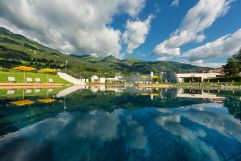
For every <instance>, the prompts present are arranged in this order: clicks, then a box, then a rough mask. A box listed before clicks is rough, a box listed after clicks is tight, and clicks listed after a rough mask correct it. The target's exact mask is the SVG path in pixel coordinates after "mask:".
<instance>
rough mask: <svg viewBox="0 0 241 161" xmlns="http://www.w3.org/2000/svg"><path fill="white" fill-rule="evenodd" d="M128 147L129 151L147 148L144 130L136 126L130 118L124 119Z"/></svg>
mask: <svg viewBox="0 0 241 161" xmlns="http://www.w3.org/2000/svg"><path fill="white" fill-rule="evenodd" d="M126 123H127V130H126V131H125V137H126V138H127V143H128V147H129V148H131V149H145V148H146V146H147V137H146V136H145V135H144V128H143V127H142V126H141V125H140V124H138V123H137V122H136V121H135V120H133V118H132V117H131V116H129V117H127V118H126Z"/></svg>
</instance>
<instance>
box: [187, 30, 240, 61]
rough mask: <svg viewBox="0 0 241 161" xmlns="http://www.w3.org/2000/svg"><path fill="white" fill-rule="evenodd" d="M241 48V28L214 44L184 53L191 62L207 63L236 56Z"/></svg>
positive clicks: (213, 42)
mask: <svg viewBox="0 0 241 161" xmlns="http://www.w3.org/2000/svg"><path fill="white" fill-rule="evenodd" d="M240 47H241V28H240V29H239V30H237V31H236V32H234V33H232V34H227V35H224V36H222V37H220V38H218V39H216V40H214V41H212V42H208V43H206V44H205V45H202V46H200V47H197V48H194V49H191V50H188V51H186V52H184V53H183V56H182V57H183V58H185V59H187V60H189V61H200V62H201V63H202V62H203V61H207V60H210V59H212V60H213V59H215V58H217V57H218V58H222V57H224V58H227V57H230V56H231V55H233V54H235V53H236V52H237V51H238V50H239V48H240Z"/></svg>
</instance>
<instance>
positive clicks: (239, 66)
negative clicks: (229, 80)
mask: <svg viewBox="0 0 241 161" xmlns="http://www.w3.org/2000/svg"><path fill="white" fill-rule="evenodd" d="M223 69H224V72H225V73H226V75H227V76H234V77H237V76H240V73H241V48H240V50H239V52H238V53H237V54H235V55H233V56H232V57H231V58H229V59H228V62H227V64H226V65H224V66H223Z"/></svg>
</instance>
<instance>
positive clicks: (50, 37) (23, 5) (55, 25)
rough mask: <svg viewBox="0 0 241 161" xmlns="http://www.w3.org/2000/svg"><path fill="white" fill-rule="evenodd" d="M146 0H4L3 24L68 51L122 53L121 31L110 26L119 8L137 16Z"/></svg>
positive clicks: (1, 3) (0, 10)
mask: <svg viewBox="0 0 241 161" xmlns="http://www.w3.org/2000/svg"><path fill="white" fill-rule="evenodd" d="M144 4H145V1H144V0H140V1H139V0H133V1H127V0H115V1H109V0H102V1H96V0H52V1H48V0H28V1H27V0H26V1H21V0H12V1H8V0H2V1H0V17H1V19H0V26H5V27H8V28H10V29H12V30H13V31H18V33H21V34H24V35H25V36H28V37H30V38H35V39H36V40H37V41H40V42H41V43H44V44H45V45H48V46H50V47H53V48H56V49H59V50H61V51H63V52H66V53H74V54H78V55H85V54H93V55H98V56H106V55H113V56H116V57H119V51H120V49H121V44H120V37H121V33H120V31H119V30H117V29H113V28H112V27H110V25H109V24H110V23H111V22H112V17H113V16H114V15H115V14H116V13H117V12H123V13H127V14H129V15H130V16H136V15H137V14H138V13H139V12H140V10H141V9H142V8H143V6H144Z"/></svg>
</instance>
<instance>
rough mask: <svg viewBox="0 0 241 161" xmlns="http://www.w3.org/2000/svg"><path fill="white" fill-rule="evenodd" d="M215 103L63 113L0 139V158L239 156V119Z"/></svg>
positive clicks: (95, 160) (208, 159)
mask: <svg viewBox="0 0 241 161" xmlns="http://www.w3.org/2000/svg"><path fill="white" fill-rule="evenodd" d="M220 107H221V106H220V105H217V104H210V103H208V104H198V105H193V106H185V107H182V108H175V109H164V108H162V109H160V108H158V109H157V108H143V109H137V110H133V111H128V110H125V109H115V110H114V111H112V112H106V111H103V110H93V111H89V112H77V111H75V112H64V113H61V114H59V115H57V116H56V117H52V118H49V119H44V120H43V121H40V122H38V123H36V124H33V125H31V126H28V127H25V128H22V129H20V130H18V131H17V132H14V133H9V134H7V135H5V136H4V137H2V138H0V155H1V156H3V158H1V159H0V160H8V161H11V160H14V159H15V158H18V160H24V161H29V160H45V161H48V160H58V161H62V160H63V161H66V160H68V161H72V160H89V161H102V160H103V161H109V160H133V161H134V160H137V161H142V160H152V161H159V160H166V161H174V160H178V161H180V160H185V161H186V160H195V161H203V160H205V161H213V160H230V159H234V160H235V159H236V160H239V159H241V158H240V152H241V150H240V149H241V126H240V123H239V121H237V120H236V119H234V118H233V117H231V116H229V115H226V114H222V113H219V112H218V111H219V108H220ZM19 142H21V145H19V144H18V143H19ZM13 154H14V155H13Z"/></svg>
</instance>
